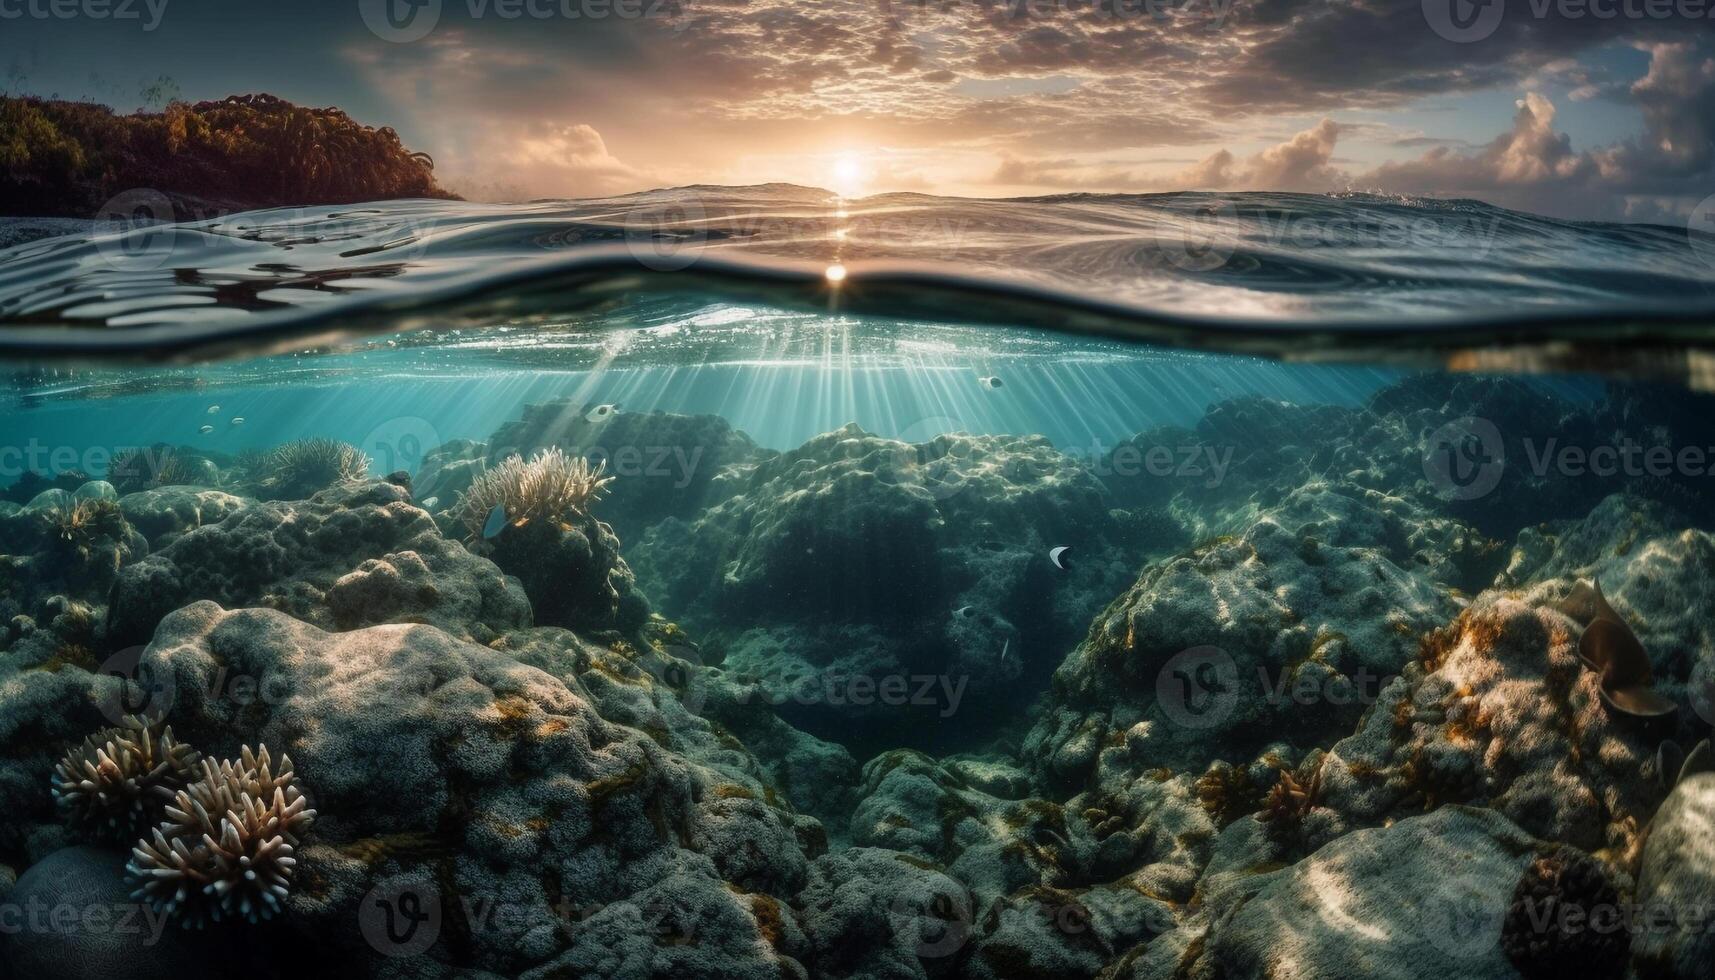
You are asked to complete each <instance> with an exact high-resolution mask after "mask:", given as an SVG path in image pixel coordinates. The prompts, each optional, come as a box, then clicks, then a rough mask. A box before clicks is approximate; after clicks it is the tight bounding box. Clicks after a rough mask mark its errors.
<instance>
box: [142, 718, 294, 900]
mask: <svg viewBox="0 0 1715 980" xmlns="http://www.w3.org/2000/svg"><path fill="white" fill-rule="evenodd" d="M315 818H316V811H315V810H312V809H310V808H309V803H308V801H307V800H306V799H305V798H304V796H303V794H302V793H301V792H300V791H299V789H298V787H297V785H296V783H295V777H294V775H293V772H292V760H291V759H290V758H289V757H286V756H282V757H281V759H280V771H279V773H278V774H276V773H274V772H273V770H272V765H271V760H270V759H269V757H268V748H267V746H261V747H260V748H259V749H258V751H257V752H256V753H255V754H252V753H251V751H250V747H249V746H245V747H244V749H243V752H242V753H241V757H240V759H239V761H238V762H236V763H234V762H232V761H231V760H226V761H223V762H221V763H220V764H219V765H218V766H217V765H215V764H214V763H213V762H210V761H208V760H204V761H203V763H202V778H201V779H200V780H198V781H197V782H196V783H194V784H192V785H191V786H189V787H188V788H186V789H184V790H181V791H180V792H179V793H178V794H177V795H176V796H175V797H174V800H173V805H172V806H169V807H167V809H166V819H165V820H164V821H163V822H162V823H161V824H160V825H159V826H157V827H156V828H155V830H154V833H153V835H152V838H151V839H148V840H143V841H140V842H139V843H138V844H137V846H136V847H135V848H133V849H132V851H131V855H132V857H131V861H130V863H129V864H128V865H127V871H128V872H129V873H130V878H131V881H132V883H133V884H134V885H135V886H136V890H135V891H134V892H133V894H132V897H134V898H137V899H139V900H141V901H144V902H147V903H148V904H149V905H150V907H151V908H154V909H156V910H158V911H161V912H164V913H167V914H170V915H174V916H177V917H179V918H180V919H181V921H182V922H183V923H184V924H186V925H195V926H198V927H201V926H202V925H203V924H204V923H206V922H208V921H216V922H218V921H221V920H222V919H224V918H228V917H230V918H234V919H246V920H249V921H251V922H255V921H259V920H262V919H267V918H271V917H272V916H274V915H275V914H277V913H279V912H280V911H281V909H282V908H283V907H284V903H285V900H286V896H287V894H288V892H289V890H290V887H291V881H292V870H293V868H295V867H296V866H297V859H296V858H295V857H294V856H293V855H294V854H295V852H296V850H297V847H298V844H299V841H300V840H301V839H302V837H303V835H304V833H305V832H306V831H308V830H309V828H310V825H311V824H312V823H313V822H314V821H315Z"/></svg>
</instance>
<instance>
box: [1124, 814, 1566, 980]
mask: <svg viewBox="0 0 1715 980" xmlns="http://www.w3.org/2000/svg"><path fill="white" fill-rule="evenodd" d="M1540 847H1541V845H1540V842H1538V841H1536V840H1535V839H1533V838H1532V837H1531V836H1530V835H1529V834H1526V833H1525V832H1524V831H1522V830H1520V829H1519V828H1518V827H1516V826H1514V825H1512V824H1511V823H1509V822H1508V821H1507V820H1506V818H1504V817H1502V816H1500V815H1499V814H1497V813H1495V812H1493V811H1490V810H1480V809H1472V808H1467V807H1457V806H1454V807H1444V808H1442V809H1441V810H1438V811H1436V812H1435V813H1432V814H1429V815H1427V816H1421V817H1414V818H1412V819H1409V820H1402V821H1400V822H1399V823H1396V824H1394V825H1392V826H1391V827H1387V828H1385V829H1372V830H1362V831H1358V832H1356V833H1353V834H1349V835H1347V836H1344V837H1341V838H1339V839H1338V840H1336V841H1334V842H1333V843H1331V844H1329V845H1327V846H1326V847H1324V848H1322V849H1321V850H1320V851H1318V852H1316V853H1315V854H1313V855H1311V856H1309V857H1307V858H1305V859H1304V860H1302V861H1300V862H1298V863H1297V864H1295V865H1293V866H1291V867H1289V868H1286V869H1283V870H1278V871H1268V870H1258V871H1257V872H1255V873H1253V875H1252V881H1251V883H1250V884H1249V885H1248V887H1246V888H1243V889H1235V890H1233V891H1231V892H1229V893H1228V894H1227V895H1226V896H1225V897H1224V899H1223V900H1222V901H1221V902H1219V903H1215V904H1211V903H1210V902H1208V901H1205V903H1204V904H1203V906H1202V908H1201V911H1200V912H1199V916H1198V918H1199V921H1198V922H1197V923H1195V924H1193V925H1189V926H1187V928H1186V929H1185V930H1182V931H1185V932H1188V933H1194V932H1195V931H1196V930H1206V932H1204V933H1203V936H1202V940H1201V942H1200V943H1192V944H1191V946H1190V947H1189V948H1186V947H1183V946H1181V947H1179V948H1177V949H1175V948H1173V947H1172V946H1168V947H1164V948H1163V949H1162V951H1161V953H1160V954H1157V951H1156V950H1155V949H1153V948H1152V949H1151V950H1149V952H1148V953H1146V954H1145V957H1144V958H1143V961H1142V962H1140V963H1139V964H1136V965H1134V967H1133V971H1132V973H1131V974H1129V975H1131V976H1137V977H1155V978H1161V980H1166V978H1167V977H1170V976H1174V975H1185V973H1179V972H1177V971H1186V972H1188V973H1191V974H1192V975H1198V974H1197V973H1196V972H1194V971H1200V970H1212V971H1213V975H1215V976H1223V977H1230V978H1233V980H1250V978H1257V980H1260V978H1263V977H1278V976H1304V977H1358V976H1364V977H1386V978H1399V980H1407V978H1410V980H1415V978H1424V980H1431V978H1433V980H1440V978H1444V977H1471V978H1476V977H1493V978H1496V980H1505V978H1512V977H1516V976H1517V974H1516V973H1515V971H1514V970H1513V967H1512V964H1511V963H1509V962H1508V961H1507V958H1506V955H1505V953H1504V952H1503V951H1502V948H1501V926H1502V921H1503V919H1504V918H1505V914H1506V909H1507V902H1508V899H1509V897H1510V896H1511V894H1512V891H1513V886H1514V884H1515V883H1516V882H1517V881H1518V879H1519V875H1520V873H1521V872H1522V871H1523V870H1524V868H1525V867H1526V866H1527V865H1528V864H1529V863H1530V862H1531V860H1532V859H1534V858H1535V856H1536V854H1537V852H1538V850H1539V848H1540ZM1176 953H1177V954H1179V955H1171V954H1176ZM1181 957H1183V958H1184V959H1185V960H1190V961H1193V962H1194V963H1195V965H1193V963H1192V962H1183V961H1182V960H1181Z"/></svg>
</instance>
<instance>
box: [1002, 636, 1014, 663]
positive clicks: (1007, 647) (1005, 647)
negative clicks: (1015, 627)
mask: <svg viewBox="0 0 1715 980" xmlns="http://www.w3.org/2000/svg"><path fill="white" fill-rule="evenodd" d="M1011 649H1012V637H1010V636H1009V637H1007V638H1006V642H1005V643H1002V644H1001V645H1000V662H1001V663H1003V664H1004V663H1006V652H1007V651H1008V650H1011Z"/></svg>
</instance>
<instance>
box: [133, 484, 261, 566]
mask: <svg viewBox="0 0 1715 980" xmlns="http://www.w3.org/2000/svg"><path fill="white" fill-rule="evenodd" d="M249 505H250V501H247V500H245V499H244V498H243V497H235V496H233V495H232V494H230V493H227V492H225V491H223V490H213V489H209V488H206V487H188V486H170V487H159V488H157V489H153V490H142V491H138V492H136V493H128V494H126V495H125V496H123V497H120V498H119V509H120V511H121V512H123V513H124V514H125V519H126V520H127V521H130V522H131V526H132V527H135V528H136V529H137V530H138V531H139V532H141V533H142V535H143V536H144V537H145V538H148V539H149V547H150V548H152V549H153V550H156V551H159V550H160V549H162V548H164V547H166V546H167V545H169V544H172V543H173V540H174V539H175V538H177V537H178V536H179V535H181V534H183V533H185V532H186V531H189V530H192V529H193V528H199V527H202V526H203V525H204V524H219V523H220V522H221V521H223V520H225V519H226V518H227V517H228V516H229V515H231V514H234V513H236V512H238V511H240V510H243V509H244V508H245V507H247V506H249Z"/></svg>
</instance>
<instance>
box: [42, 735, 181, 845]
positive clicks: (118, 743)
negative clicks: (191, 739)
mask: <svg viewBox="0 0 1715 980" xmlns="http://www.w3.org/2000/svg"><path fill="white" fill-rule="evenodd" d="M197 759H198V756H197V753H196V752H195V751H194V750H192V749H191V748H190V747H189V746H186V745H182V744H180V743H179V742H178V741H176V740H175V739H174V738H173V730H172V729H171V728H166V729H162V730H159V731H157V730H156V729H155V728H154V727H152V726H151V725H149V724H148V723H147V722H145V721H144V720H143V719H141V718H137V717H134V716H127V717H126V718H124V719H123V720H122V722H121V724H120V725H118V726H117V727H114V728H104V729H102V730H101V731H99V732H96V733H95V734H94V735H91V736H89V737H88V738H86V739H84V740H83V744H82V745H80V746H78V747H77V748H75V749H73V750H72V751H70V752H68V753H66V755H65V757H64V758H62V759H61V760H60V761H59V764H58V765H56V766H55V767H54V776H53V789H52V792H53V797H54V802H55V804H57V805H58V806H59V809H60V812H61V813H62V814H64V816H65V819H66V823H67V824H68V825H70V826H71V828H72V830H74V831H76V832H78V833H80V834H83V835H85V836H87V837H90V838H93V839H96V840H102V841H108V842H112V843H124V842H128V841H134V840H136V839H137V838H139V837H141V836H143V835H144V834H146V833H148V832H149V829H150V828H151V827H153V826H154V825H155V824H156V823H157V822H158V821H159V820H160V819H161V812H162V810H163V808H164V807H166V806H167V804H169V803H171V802H172V800H173V797H174V795H175V794H176V793H178V792H179V791H180V790H182V789H184V787H185V786H186V785H188V784H189V783H190V781H191V779H192V777H193V774H194V772H195V769H196V765H197Z"/></svg>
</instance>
